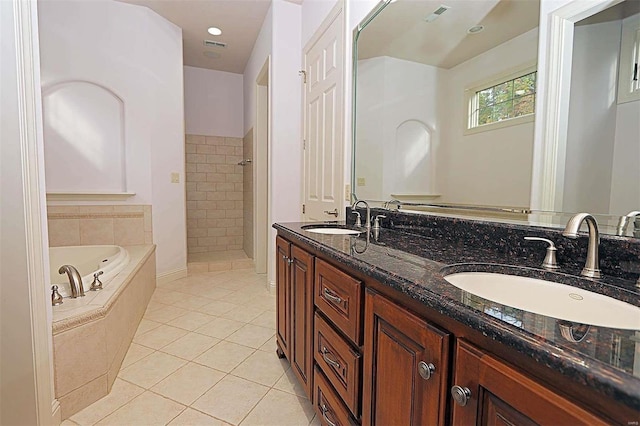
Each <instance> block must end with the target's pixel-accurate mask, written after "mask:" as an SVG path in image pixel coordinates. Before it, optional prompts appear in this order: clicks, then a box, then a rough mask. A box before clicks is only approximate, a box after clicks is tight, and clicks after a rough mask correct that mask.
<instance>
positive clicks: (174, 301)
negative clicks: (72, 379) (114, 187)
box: [63, 269, 320, 426]
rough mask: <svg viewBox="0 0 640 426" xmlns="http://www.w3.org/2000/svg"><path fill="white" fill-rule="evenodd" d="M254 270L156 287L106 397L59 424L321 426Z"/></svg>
mask: <svg viewBox="0 0 640 426" xmlns="http://www.w3.org/2000/svg"><path fill="white" fill-rule="evenodd" d="M275 348H276V346H275V297H274V295H271V294H269V292H268V291H267V289H266V281H265V278H264V276H260V275H257V274H255V273H254V272H253V270H251V269H244V270H232V271H225V272H209V273H202V274H195V275H191V276H189V277H187V278H184V279H181V280H177V281H173V282H171V283H168V284H165V285H162V286H158V288H157V289H156V291H155V293H154V294H153V297H152V298H151V302H150V303H149V306H148V308H147V311H146V313H145V315H144V318H143V319H142V321H141V322H140V326H139V327H138V330H137V332H136V335H135V337H134V339H133V343H132V344H131V347H130V348H129V352H128V353H127V356H126V358H125V360H124V362H123V364H122V368H121V369H120V373H119V374H118V378H117V379H116V381H115V383H114V385H113V389H112V390H111V393H109V395H107V396H106V397H104V398H102V399H101V400H99V401H97V402H95V403H94V404H92V405H91V406H89V407H87V408H85V409H84V410H82V411H81V412H79V413H77V414H75V415H73V416H72V417H71V418H70V419H68V420H65V421H64V422H63V425H65V426H66V425H70V426H73V425H93V424H97V425H127V426H129V425H131V426H135V425H140V426H142V425H277V426H285V425H292V426H298V425H310V424H311V425H319V424H320V422H319V421H318V419H316V418H315V414H314V411H313V407H312V406H311V403H310V402H309V401H308V400H307V399H306V398H305V397H304V396H303V395H304V392H303V391H302V389H301V388H300V386H299V385H298V384H297V382H296V379H295V377H294V374H293V373H292V371H291V369H290V367H289V364H288V363H287V362H286V361H283V360H280V359H278V357H277V356H276V354H275Z"/></svg>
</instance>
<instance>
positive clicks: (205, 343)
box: [161, 333, 220, 361]
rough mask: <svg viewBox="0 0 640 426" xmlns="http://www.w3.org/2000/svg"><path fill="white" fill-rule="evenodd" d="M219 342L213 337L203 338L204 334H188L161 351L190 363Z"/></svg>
mask: <svg viewBox="0 0 640 426" xmlns="http://www.w3.org/2000/svg"><path fill="white" fill-rule="evenodd" d="M219 341H220V340H219V339H216V338H215V337H209V336H205V335H204V334H198V333H189V334H187V335H186V336H183V337H181V338H179V339H178V340H176V341H175V342H173V343H171V344H169V345H167V346H165V347H164V348H162V349H161V351H162V352H165V353H168V354H170V355H173V356H177V357H178V358H183V359H188V360H189V361H191V360H193V359H194V358H196V357H197V356H198V355H200V354H202V353H203V352H204V351H206V350H207V349H209V348H211V347H212V346H213V345H215V344H217V343H218V342H219Z"/></svg>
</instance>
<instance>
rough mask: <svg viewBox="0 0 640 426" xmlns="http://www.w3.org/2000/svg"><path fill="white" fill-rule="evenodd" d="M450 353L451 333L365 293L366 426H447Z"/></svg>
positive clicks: (363, 407) (364, 418) (364, 402)
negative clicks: (446, 409)
mask: <svg viewBox="0 0 640 426" xmlns="http://www.w3.org/2000/svg"><path fill="white" fill-rule="evenodd" d="M448 353H449V335H448V334H447V333H445V332H443V331H441V330H440V329H438V328H436V327H434V326H432V325H431V324H429V323H428V322H426V321H425V320H423V319H422V318H419V317H417V316H415V315H414V314H412V313H410V312H408V311H406V310H405V309H403V308H401V307H399V306H398V305H396V304H394V303H392V302H390V301H389V300H387V299H385V298H384V297H382V296H380V295H379V294H376V293H374V292H370V291H367V294H366V299H365V342H364V373H363V377H364V381H363V382H364V390H363V392H364V393H363V406H362V424H363V425H365V426H366V425H380V426H385V425H398V426H400V425H414V426H419V425H439V424H444V421H445V420H444V417H445V404H446V396H445V395H446V392H447V376H448V360H449V357H448Z"/></svg>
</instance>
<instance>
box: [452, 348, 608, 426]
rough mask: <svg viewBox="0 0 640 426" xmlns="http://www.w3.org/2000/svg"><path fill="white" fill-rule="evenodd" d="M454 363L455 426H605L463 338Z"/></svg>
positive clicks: (453, 403) (453, 396)
mask: <svg viewBox="0 0 640 426" xmlns="http://www.w3.org/2000/svg"><path fill="white" fill-rule="evenodd" d="M455 364H456V369H455V374H454V378H453V385H452V388H451V397H452V399H453V401H452V424H454V425H471V424H474V425H524V426H528V425H538V424H540V425H544V424H553V425H593V426H595V425H605V424H609V423H608V422H605V421H603V420H602V419H601V418H599V417H596V416H595V415H593V414H592V413H590V412H588V411H586V410H584V409H583V408H581V407H580V406H578V405H576V404H574V403H573V402H571V401H569V400H567V399H566V398H564V397H562V396H560V395H558V394H557V393H554V392H553V391H551V390H550V389H548V388H546V387H545V386H543V385H541V384H540V383H538V382H537V381H534V380H533V379H531V378H530V377H528V376H527V375H525V374H523V373H522V372H520V371H518V370H516V369H514V368H512V367H511V366H509V365H507V364H505V363H504V362H502V361H500V360H498V359H496V358H494V357H493V356H491V355H489V354H487V353H486V352H484V351H482V350H480V349H478V348H476V347H475V346H473V345H471V344H469V343H467V342H465V341H464V340H461V339H459V340H458V341H457V350H456V356H455Z"/></svg>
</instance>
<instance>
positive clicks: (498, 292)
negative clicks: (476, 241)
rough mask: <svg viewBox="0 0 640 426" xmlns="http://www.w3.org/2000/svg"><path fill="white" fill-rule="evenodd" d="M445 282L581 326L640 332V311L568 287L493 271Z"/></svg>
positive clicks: (463, 274) (458, 275)
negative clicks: (587, 325)
mask: <svg viewBox="0 0 640 426" xmlns="http://www.w3.org/2000/svg"><path fill="white" fill-rule="evenodd" d="M444 279H445V280H447V281H448V282H449V283H451V284H453V285H454V286H456V287H458V288H459V289H461V290H464V291H467V292H469V293H471V294H475V295H476V296H480V297H482V298H484V299H488V300H492V301H494V302H497V303H500V304H502V305H506V306H511V307H513V308H517V309H522V310H524V311H529V312H533V313H536V314H540V315H545V316H548V317H553V318H558V319H563V320H567V321H572V322H577V323H582V324H590V325H595V326H601V327H608V328H619V329H625V330H640V308H638V307H636V306H633V305H631V304H629V303H626V302H622V301H620V300H616V299H613V298H611V297H608V296H603V295H601V294H597V293H593V292H590V291H587V290H582V289H579V288H576V287H572V286H568V285H565V284H559V283H554V282H550V281H544V280H540V279H536V278H528V277H519V276H515V275H506V274H498V273H491V272H458V273H453V274H450V275H446V276H445V277H444Z"/></svg>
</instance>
